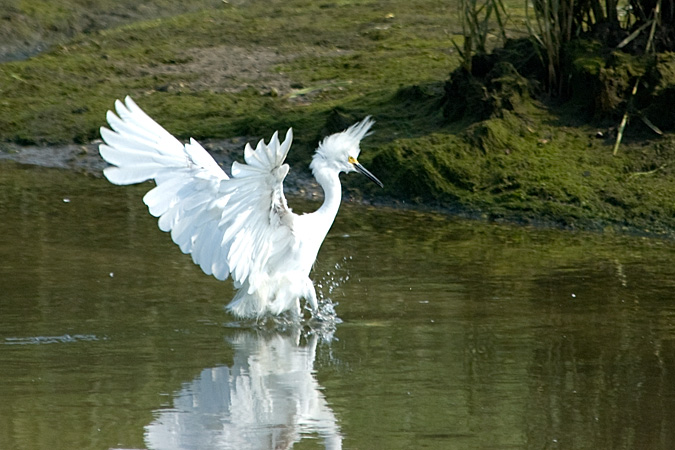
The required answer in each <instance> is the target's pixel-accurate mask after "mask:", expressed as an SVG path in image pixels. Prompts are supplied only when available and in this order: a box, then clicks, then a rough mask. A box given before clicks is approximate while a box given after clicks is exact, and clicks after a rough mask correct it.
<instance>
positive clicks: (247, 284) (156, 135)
mask: <svg viewBox="0 0 675 450" xmlns="http://www.w3.org/2000/svg"><path fill="white" fill-rule="evenodd" d="M115 110H116V111H117V115H116V114H115V113H113V112H112V111H108V114H107V120H108V123H109V124H110V127H111V128H112V130H110V129H107V128H105V127H101V137H102V138H103V140H104V141H105V144H101V145H100V147H99V152H100V154H101V156H102V157H103V159H105V160H106V161H107V162H108V163H110V164H111V166H110V167H107V168H106V169H105V170H104V174H105V176H106V178H107V179H108V180H109V181H110V182H111V183H113V184H118V185H127V184H135V183H141V182H143V181H146V180H154V181H155V183H156V187H154V188H153V189H152V190H150V191H149V192H148V193H147V194H146V195H145V196H144V197H143V202H144V203H145V204H146V205H147V206H148V209H149V212H150V214H152V215H153V216H155V217H158V218H159V228H160V229H161V230H162V231H166V232H171V239H172V240H173V241H174V242H175V243H176V244H178V245H179V246H180V249H181V250H182V251H183V253H190V254H191V255H192V260H193V261H194V262H195V264H198V265H199V266H200V267H201V269H202V270H203V271H204V272H205V273H206V274H207V275H213V276H214V277H216V278H217V279H219V280H226V279H227V278H228V276H231V277H232V279H233V281H234V287H235V288H236V289H238V292H237V294H236V295H235V297H234V299H233V300H232V301H231V302H230V304H229V305H228V306H227V308H228V310H229V311H230V312H232V314H234V315H235V316H237V317H240V318H256V319H259V318H261V317H263V316H267V315H279V314H282V313H284V312H286V311H290V314H291V315H293V316H295V317H300V316H301V314H302V313H301V309H300V299H305V300H306V301H307V302H309V305H310V306H311V310H312V312H313V313H315V312H316V311H317V308H318V302H317V296H316V291H315V290H314V284H313V283H312V280H311V279H310V278H309V273H310V271H311V269H312V266H313V264H314V261H315V260H316V256H317V254H318V252H319V248H320V247H321V244H322V243H323V240H324V239H325V237H326V234H327V233H328V230H329V229H330V227H331V225H332V224H333V221H334V219H335V216H336V215H337V212H338V209H339V207H340V201H341V198H342V188H341V185H340V178H339V174H340V173H341V172H353V171H358V172H360V173H362V174H364V175H365V176H367V177H368V178H369V179H371V180H372V181H374V182H375V183H377V184H378V185H379V186H380V187H382V183H381V182H380V181H379V180H378V179H377V178H376V177H375V176H374V175H373V174H371V173H370V172H369V171H368V170H366V169H365V168H364V167H363V166H362V165H361V164H359V162H358V159H357V158H358V156H359V153H360V151H361V150H360V148H359V143H360V141H361V140H362V139H363V138H364V137H365V136H366V135H367V134H368V131H369V129H370V127H371V126H372V125H373V123H374V122H373V121H372V120H371V118H370V117H366V118H365V119H364V120H362V121H361V122H358V123H356V124H354V125H352V126H351V127H349V128H348V129H347V130H345V131H343V132H341V133H336V134H333V135H331V136H328V137H326V138H325V139H324V140H323V141H322V142H321V143H320V144H319V147H318V148H317V150H316V152H315V154H314V156H313V158H312V162H311V164H310V168H311V170H312V173H313V174H314V177H315V178H316V181H317V182H318V183H319V185H320V186H321V187H322V188H323V191H324V201H323V204H322V205H321V207H320V208H319V209H318V210H317V211H315V212H313V213H310V214H303V215H298V214H295V213H293V212H292V211H291V209H290V208H289V207H288V205H287V203H286V198H285V196H284V191H283V180H284V178H285V177H286V174H287V173H288V170H289V167H288V164H284V160H285V159H286V155H287V153H288V150H289V148H290V146H291V141H292V139H293V132H292V129H289V130H288V132H287V133H286V138H285V139H284V141H283V142H281V143H280V142H279V138H278V135H277V133H276V132H275V133H274V135H273V136H272V139H271V140H270V141H269V143H267V144H266V143H265V142H264V141H263V140H261V141H260V142H258V145H257V147H256V148H255V150H254V149H252V148H251V146H250V145H249V144H246V147H245V148H244V160H245V161H246V163H245V164H242V163H238V162H234V163H233V164H232V168H231V177H228V176H227V174H225V172H224V171H223V170H222V169H221V168H220V166H219V165H218V164H217V163H216V161H215V160H214V159H213V158H212V157H211V155H209V154H208V152H207V151H206V150H205V149H204V148H203V147H202V146H201V145H200V144H199V143H198V142H197V141H195V140H194V139H190V142H189V143H187V144H185V145H183V144H182V143H181V142H179V141H178V140H177V139H176V138H175V137H174V136H172V135H171V134H170V133H169V132H168V131H166V130H165V129H164V128H162V127H161V126H160V125H159V124H158V123H157V122H155V121H154V120H153V119H152V118H150V116H148V115H147V114H146V113H145V112H144V111H143V110H142V109H141V108H140V107H138V105H136V103H134V101H133V100H132V99H131V98H130V97H128V96H127V97H126V99H125V101H124V103H122V102H121V101H119V100H117V101H116V102H115Z"/></svg>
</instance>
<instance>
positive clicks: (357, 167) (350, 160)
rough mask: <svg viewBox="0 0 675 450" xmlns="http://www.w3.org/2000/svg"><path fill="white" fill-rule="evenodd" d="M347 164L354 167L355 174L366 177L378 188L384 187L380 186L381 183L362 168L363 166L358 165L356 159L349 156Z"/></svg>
mask: <svg viewBox="0 0 675 450" xmlns="http://www.w3.org/2000/svg"><path fill="white" fill-rule="evenodd" d="M349 162H350V163H351V165H352V166H354V169H356V171H357V172H359V173H362V174H363V175H365V176H366V177H368V179H369V180H370V181H372V182H373V183H375V184H377V185H378V186H379V187H384V184H382V182H381V181H380V180H378V179H377V177H376V176H375V175H373V174H372V173H370V171H369V170H368V169H366V168H365V167H363V166H362V165H361V163H359V162H358V161H357V160H356V158H354V157H352V156H350V157H349Z"/></svg>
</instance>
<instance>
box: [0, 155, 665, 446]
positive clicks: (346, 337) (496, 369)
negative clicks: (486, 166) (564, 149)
mask: <svg viewBox="0 0 675 450" xmlns="http://www.w3.org/2000/svg"><path fill="white" fill-rule="evenodd" d="M149 187H150V186H149V185H145V186H138V187H124V188H122V187H115V186H111V185H109V184H108V183H107V182H106V181H104V180H101V179H92V178H88V177H85V176H82V175H76V174H72V173H69V172H63V171H56V170H47V169H36V168H25V167H20V166H15V165H11V164H2V165H0V215H1V217H2V220H1V221H0V287H1V289H0V449H14V450H35V449H45V450H47V449H48V450H60V449H64V450H65V449H67V450H73V449H104V450H107V449H109V448H127V449H128V448H136V449H140V448H147V449H200V450H202V449H240V448H252V449H267V448H289V447H291V446H292V447H293V448H296V449H308V448H324V447H325V448H340V447H342V448H345V449H421V448H427V449H505V448H513V449H636V448H639V449H643V448H644V449H672V448H675V265H674V264H673V261H674V260H675V243H673V242H672V241H662V240H650V239H645V238H640V237H630V236H600V235H595V234H586V233H571V232H559V231H552V230H536V229H532V228H520V227H509V226H499V225H489V224H479V223H473V222H464V221H458V220H453V219H450V218H447V217H443V216H438V215H427V214H420V213H411V212H400V211H393V210H381V209H380V210H378V209H368V208H364V207H359V206H351V205H345V207H344V208H343V209H342V210H341V212H340V214H339V215H338V219H337V221H336V224H335V226H334V228H333V230H332V232H331V234H330V235H329V236H328V238H327V240H326V242H325V244H324V246H323V248H322V250H321V253H320V254H319V261H318V262H317V265H316V267H315V272H314V275H313V278H314V280H315V282H316V284H320V285H321V287H320V289H319V291H320V292H321V293H322V294H323V295H324V296H326V297H330V298H331V299H332V300H333V301H334V302H337V303H338V305H337V306H336V310H337V313H338V315H339V317H340V318H341V319H342V320H343V323H341V324H339V325H338V326H337V327H336V329H335V330H334V334H333V339H332V340H330V339H329V337H330V336H326V334H328V335H330V333H324V334H323V335H322V333H314V334H312V333H308V330H287V331H285V332H275V331H274V330H253V329H251V328H247V327H243V328H242V327H241V326H237V324H235V323H233V318H232V317H230V316H228V315H227V314H226V313H225V311H224V308H223V306H224V305H225V304H226V303H227V302H228V301H229V299H230V298H231V296H232V294H233V291H232V288H231V285H230V284H229V283H223V282H218V281H216V280H215V279H213V278H210V277H207V276H205V275H203V274H202V273H201V272H200V270H199V269H198V268H197V267H195V266H193V265H192V262H191V260H190V258H189V257H187V256H185V255H182V254H181V253H180V251H179V250H178V249H177V248H176V247H175V246H174V245H173V244H172V243H171V242H170V239H169V237H168V236H167V235H166V234H164V233H161V232H160V231H159V230H158V229H157V226H156V222H155V220H154V219H153V218H152V217H150V216H149V215H148V214H147V212H146V209H145V207H144V205H143V204H142V203H141V200H140V198H141V196H142V194H143V193H144V192H145V191H146V190H147V189H148V188H149ZM293 203H294V202H292V201H291V206H293ZM295 203H298V202H295ZM301 206H302V205H301ZM302 207H304V206H302Z"/></svg>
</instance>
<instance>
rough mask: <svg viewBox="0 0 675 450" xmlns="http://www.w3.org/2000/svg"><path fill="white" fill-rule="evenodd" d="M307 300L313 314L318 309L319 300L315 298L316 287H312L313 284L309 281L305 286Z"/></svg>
mask: <svg viewBox="0 0 675 450" xmlns="http://www.w3.org/2000/svg"><path fill="white" fill-rule="evenodd" d="M307 301H308V302H309V305H310V306H311V307H312V315H313V316H315V315H316V313H317V312H318V311H319V302H318V300H317V298H316V289H314V284H313V283H312V282H311V281H310V282H309V286H307Z"/></svg>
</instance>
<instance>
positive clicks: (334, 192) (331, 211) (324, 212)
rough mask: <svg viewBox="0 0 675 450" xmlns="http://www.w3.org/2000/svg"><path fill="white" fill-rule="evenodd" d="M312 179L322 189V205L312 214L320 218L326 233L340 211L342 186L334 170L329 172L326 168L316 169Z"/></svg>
mask: <svg viewBox="0 0 675 450" xmlns="http://www.w3.org/2000/svg"><path fill="white" fill-rule="evenodd" d="M313 172H314V177H315V178H316V181H317V183H319V186H321V188H322V189H323V195H324V199H323V204H322V205H321V207H320V208H319V209H318V210H316V211H315V212H314V214H316V215H317V216H320V217H321V218H322V219H323V221H325V222H324V223H326V224H327V225H328V227H327V229H326V232H328V229H329V228H330V226H331V225H332V224H333V220H335V216H336V215H337V213H338V209H340V202H341V201H342V185H341V184H340V176H339V174H338V172H336V171H335V170H329V169H328V168H327V167H322V168H317V169H315V170H314V171H313Z"/></svg>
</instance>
